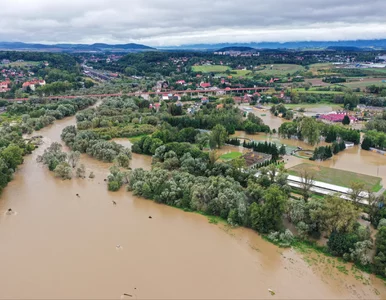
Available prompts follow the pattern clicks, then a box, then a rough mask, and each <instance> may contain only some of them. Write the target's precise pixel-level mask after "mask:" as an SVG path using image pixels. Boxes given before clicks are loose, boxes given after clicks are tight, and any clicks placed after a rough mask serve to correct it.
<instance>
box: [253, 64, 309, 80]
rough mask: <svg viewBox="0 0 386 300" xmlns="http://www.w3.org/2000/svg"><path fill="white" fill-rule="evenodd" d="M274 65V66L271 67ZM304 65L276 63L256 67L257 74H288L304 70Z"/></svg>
mask: <svg viewBox="0 0 386 300" xmlns="http://www.w3.org/2000/svg"><path fill="white" fill-rule="evenodd" d="M271 66H272V67H271ZM304 70H305V69H304V67H303V66H300V65H293V64H274V65H262V66H259V68H258V69H256V74H264V75H270V76H278V77H279V76H286V75H287V74H288V73H290V74H293V73H295V72H297V71H304Z"/></svg>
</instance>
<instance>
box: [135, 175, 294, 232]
mask: <svg viewBox="0 0 386 300" xmlns="http://www.w3.org/2000/svg"><path fill="white" fill-rule="evenodd" d="M129 189H130V190H132V191H133V192H134V194H136V195H139V196H143V197H145V198H148V199H153V200H155V201H157V202H159V203H164V204H168V205H173V206H177V207H181V208H184V209H189V210H195V211H202V212H204V213H206V214H210V215H214V216H220V217H222V218H224V219H226V220H227V221H228V222H229V223H230V224H234V225H236V224H238V225H246V226H250V227H252V228H256V229H257V228H261V229H262V230H270V229H272V230H280V229H281V228H282V224H281V215H280V213H281V211H280V209H275V210H272V208H273V207H275V208H278V207H279V208H280V207H282V208H284V204H285V202H286V200H287V195H286V194H285V193H283V192H282V191H281V190H280V189H279V188H278V187H276V186H275V187H272V188H268V189H267V190H266V191H264V192H263V193H262V194H261V197H258V200H257V202H254V205H253V208H251V206H249V205H248V202H249V201H248V196H247V194H246V192H245V190H244V189H243V188H242V187H241V186H240V184H239V183H238V182H236V181H234V180H233V179H232V178H229V177H223V176H210V177H201V176H193V175H191V174H189V173H185V172H182V171H172V172H169V171H167V170H163V169H157V168H156V169H153V170H152V171H144V170H142V169H136V170H134V171H132V172H131V173H130V175H129ZM260 201H261V204H258V202H260Z"/></svg>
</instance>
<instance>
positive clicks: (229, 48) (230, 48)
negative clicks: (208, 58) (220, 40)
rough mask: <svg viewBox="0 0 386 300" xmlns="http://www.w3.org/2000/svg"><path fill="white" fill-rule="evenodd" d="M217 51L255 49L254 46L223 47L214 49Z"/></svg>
mask: <svg viewBox="0 0 386 300" xmlns="http://www.w3.org/2000/svg"><path fill="white" fill-rule="evenodd" d="M216 51H217V52H226V51H241V52H246V51H256V49H255V48H252V47H237V46H236V47H225V48H221V49H219V50H216Z"/></svg>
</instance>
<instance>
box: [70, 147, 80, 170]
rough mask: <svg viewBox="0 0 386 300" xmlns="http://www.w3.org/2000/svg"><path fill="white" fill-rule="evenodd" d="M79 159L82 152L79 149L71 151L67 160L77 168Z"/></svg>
mask: <svg viewBox="0 0 386 300" xmlns="http://www.w3.org/2000/svg"><path fill="white" fill-rule="evenodd" d="M79 159H80V152H79V151H71V152H70V153H68V155H67V161H68V163H69V165H70V166H71V167H72V168H75V167H76V165H77V164H78V162H79Z"/></svg>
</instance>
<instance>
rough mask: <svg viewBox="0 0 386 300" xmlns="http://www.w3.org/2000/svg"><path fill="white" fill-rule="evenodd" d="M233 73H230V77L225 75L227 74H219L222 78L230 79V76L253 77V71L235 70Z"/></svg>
mask: <svg viewBox="0 0 386 300" xmlns="http://www.w3.org/2000/svg"><path fill="white" fill-rule="evenodd" d="M231 72H232V73H230V74H229V75H228V74H225V73H221V74H218V75H219V76H221V77H228V76H232V77H253V73H252V71H251V70H234V69H232V70H231ZM233 73H236V74H233Z"/></svg>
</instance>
